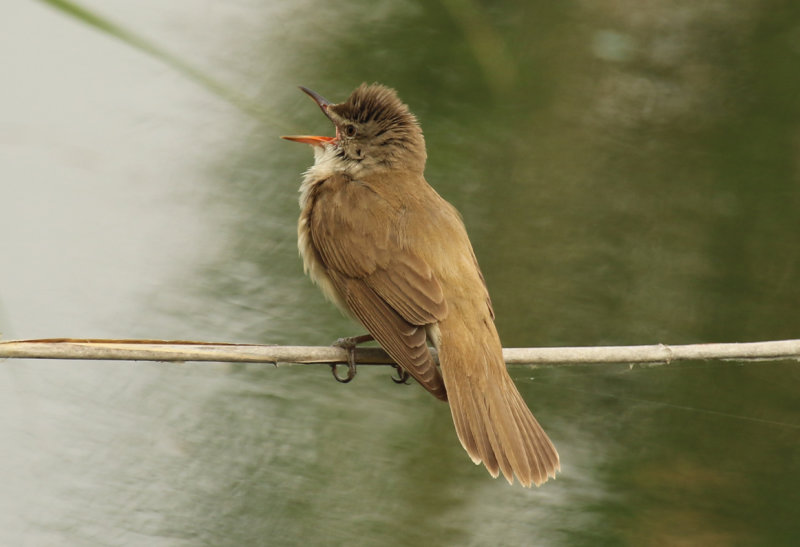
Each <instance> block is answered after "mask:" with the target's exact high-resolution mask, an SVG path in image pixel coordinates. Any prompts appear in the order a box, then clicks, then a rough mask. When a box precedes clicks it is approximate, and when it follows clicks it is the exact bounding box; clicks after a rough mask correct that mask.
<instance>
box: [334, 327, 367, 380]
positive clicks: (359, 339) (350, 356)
mask: <svg viewBox="0 0 800 547" xmlns="http://www.w3.org/2000/svg"><path fill="white" fill-rule="evenodd" d="M371 340H373V338H372V335H371V334H362V335H361V336H348V337H346V338H339V339H338V340H336V342H334V343H333V345H334V346H336V347H340V348H342V349H344V350H345V351H347V376H344V377H342V376H339V372H338V369H337V367H338V366H339V365H338V364H336V363H332V364H331V372H332V373H333V377H334V379H335V380H336V381H337V382H341V383H343V384H346V383H347V382H349V381H350V380H352V379H353V378H355V377H356V351H355V350H356V346H357V345H358V344H362V343H364V342H369V341H371Z"/></svg>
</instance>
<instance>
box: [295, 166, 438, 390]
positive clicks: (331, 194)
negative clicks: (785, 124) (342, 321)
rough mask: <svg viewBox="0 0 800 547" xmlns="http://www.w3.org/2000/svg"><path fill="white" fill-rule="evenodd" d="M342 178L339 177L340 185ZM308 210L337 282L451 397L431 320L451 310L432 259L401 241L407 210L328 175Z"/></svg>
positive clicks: (422, 377) (356, 309)
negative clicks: (400, 224) (430, 336)
mask: <svg viewBox="0 0 800 547" xmlns="http://www.w3.org/2000/svg"><path fill="white" fill-rule="evenodd" d="M336 182H340V184H336ZM325 184H330V186H329V187H330V188H331V189H335V191H327V192H326V191H325V188H324V185H323V188H321V189H320V191H319V193H318V195H316V196H315V202H314V205H313V210H312V213H311V215H310V217H309V232H310V235H311V241H312V243H313V245H314V247H315V249H316V251H317V253H318V255H319V258H320V260H321V262H322V263H323V265H324V266H325V268H326V270H327V274H328V276H329V278H330V279H331V281H332V283H333V285H334V286H335V287H336V289H337V291H338V292H339V294H340V295H341V297H342V299H343V300H344V302H345V303H346V304H347V306H348V308H349V309H350V311H351V312H352V313H353V315H355V316H356V318H358V320H359V321H361V323H362V324H363V325H364V326H365V327H366V328H367V330H368V331H369V332H370V334H372V336H373V337H374V338H375V340H377V341H378V343H380V345H381V346H382V347H383V348H384V349H385V350H386V352H387V353H388V354H389V355H390V356H391V357H392V358H393V359H394V360H395V361H396V362H397V363H398V364H400V365H401V366H402V367H403V368H404V369H406V370H407V371H408V372H409V373H410V374H411V375H412V376H413V377H414V378H415V379H416V380H417V381H418V382H419V383H420V384H422V386H423V387H425V389H427V390H428V391H430V392H431V393H432V394H433V395H434V396H436V397H438V398H440V399H446V393H445V388H444V383H443V381H442V378H441V375H440V373H439V370H438V369H437V368H436V364H435V363H434V362H433V359H432V357H431V354H430V352H429V351H428V348H427V344H426V332H425V326H426V325H430V324H433V323H436V322H437V321H439V320H441V319H442V318H444V317H445V316H446V315H447V304H446V302H445V299H444V295H443V292H442V287H441V285H440V284H439V281H438V280H437V279H436V276H435V275H434V273H433V271H432V270H431V268H430V266H429V265H428V264H427V263H426V262H425V261H424V260H423V259H422V258H420V257H419V256H418V255H417V254H416V253H414V251H413V250H412V249H411V248H409V247H410V246H406V245H403V244H402V243H401V241H400V236H401V234H398V232H397V223H396V222H395V221H396V215H398V214H400V213H398V211H397V210H396V209H394V208H392V207H391V206H390V205H389V204H388V203H386V202H385V201H384V200H382V199H381V198H380V197H379V196H378V195H377V194H375V193H374V192H373V191H372V190H370V189H369V188H367V187H365V186H361V185H359V184H358V183H356V182H353V181H349V182H347V183H341V181H331V180H329V181H327V182H326V183H325Z"/></svg>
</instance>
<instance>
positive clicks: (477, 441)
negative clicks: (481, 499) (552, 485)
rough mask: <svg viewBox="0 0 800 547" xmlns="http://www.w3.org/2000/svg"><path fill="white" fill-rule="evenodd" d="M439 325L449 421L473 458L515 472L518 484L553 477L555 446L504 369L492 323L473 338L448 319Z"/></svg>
mask: <svg viewBox="0 0 800 547" xmlns="http://www.w3.org/2000/svg"><path fill="white" fill-rule="evenodd" d="M440 327H442V328H441V332H442V338H441V342H440V347H439V348H438V349H439V360H440V364H441V369H442V376H443V378H444V383H445V387H446V389H447V393H448V398H449V402H450V409H451V413H452V415H453V423H454V424H455V428H456V433H457V434H458V438H459V440H460V441H461V445H462V446H463V447H464V449H465V450H466V451H467V453H468V454H469V456H470V458H471V459H472V461H473V462H475V463H476V464H478V463H481V462H482V463H483V464H484V465H485V466H486V469H487V470H488V471H489V473H490V474H491V475H492V476H493V477H497V476H499V474H500V473H502V474H503V476H504V477H505V479H506V480H507V481H508V482H509V483H511V484H513V482H514V477H515V476H516V478H517V480H518V481H519V482H520V484H522V485H523V486H530V485H531V484H535V485H536V486H539V485H540V484H542V483H543V482H545V481H546V480H547V479H548V478H549V477H555V475H556V472H557V471H558V470H559V469H560V463H559V458H558V452H556V449H555V447H554V446H553V443H552V442H550V439H549V438H548V437H547V434H546V433H545V432H544V430H543V429H542V427H541V426H540V425H539V422H537V421H536V418H534V416H533V414H531V411H530V410H529V409H528V406H527V405H526V404H525V401H524V400H523V399H522V396H521V395H520V393H519V391H518V390H517V388H516V386H515V385H514V382H513V381H512V380H511V377H510V376H509V375H508V372H507V370H506V366H505V363H504V362H503V360H502V348H501V346H500V342H499V339H498V338H497V334H496V332H495V331H494V329H490V330H489V331H487V332H488V333H487V335H486V337H484V340H480V341H476V340H475V337H476V331H475V330H474V329H467V328H466V326H464V329H465V331H466V332H465V331H461V333H462V334H465V335H466V336H458V332H452V331H453V330H454V327H453V325H449V328H445V327H446V325H442V324H441V323H440ZM456 328H457V327H456ZM448 330H449V331H451V332H448ZM477 337H478V338H480V336H477ZM487 337H488V339H486V338H487ZM464 340H470V341H471V343H469V344H468V346H469V347H466V346H467V344H464V343H463V341H464ZM476 342H479V343H477V344H476ZM476 348H477V350H478V351H477V355H476Z"/></svg>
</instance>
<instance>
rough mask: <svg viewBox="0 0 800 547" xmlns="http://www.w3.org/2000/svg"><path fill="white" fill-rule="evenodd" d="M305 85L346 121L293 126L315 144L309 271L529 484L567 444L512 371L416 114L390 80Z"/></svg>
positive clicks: (492, 464) (509, 473)
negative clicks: (433, 177) (340, 87)
mask: <svg viewBox="0 0 800 547" xmlns="http://www.w3.org/2000/svg"><path fill="white" fill-rule="evenodd" d="M301 89H302V90H303V91H304V92H306V93H307V94H308V95H310V96H311V98H313V99H314V101H316V103H317V104H318V105H319V107H320V108H321V109H322V112H324V113H325V115H326V116H327V117H328V118H330V120H331V121H332V122H333V125H334V126H335V127H336V136H335V137H321V136H309V135H303V136H291V137H284V138H285V139H289V140H292V141H296V142H303V143H307V144H311V145H312V147H313V149H314V165H313V166H312V167H311V168H310V169H309V170H308V171H307V172H306V173H305V178H304V179H303V182H302V185H301V186H300V208H301V213H300V221H299V223H298V227H297V232H298V245H299V247H300V255H301V256H302V258H303V265H304V267H305V270H306V272H307V273H308V275H309V276H310V277H311V279H312V280H313V281H314V282H315V283H316V284H317V285H319V286H320V288H321V289H322V291H323V292H324V293H325V295H326V296H327V297H328V298H329V299H330V300H332V301H333V302H334V303H335V304H337V305H338V306H339V307H340V308H342V309H343V310H344V311H345V312H347V313H348V314H349V315H351V316H353V317H354V318H355V319H357V320H358V321H359V322H360V323H361V324H362V325H363V326H364V327H366V329H367V331H369V333H370V335H372V337H373V338H374V339H375V340H376V341H377V342H378V343H379V344H380V345H381V346H382V347H383V348H384V349H385V350H386V352H387V353H388V354H389V355H390V356H391V357H392V359H394V360H395V361H396V362H397V363H398V364H399V365H400V366H401V367H402V369H403V371H404V372H407V373H408V374H410V375H411V376H413V377H414V378H415V379H416V380H417V381H418V382H419V383H420V384H421V385H422V386H423V387H424V388H425V389H427V390H428V391H429V392H431V394H433V395H434V396H435V397H437V398H438V399H441V400H442V401H449V403H450V411H451V413H452V416H453V422H454V423H455V428H456V432H457V434H458V438H459V440H460V441H461V444H462V445H463V446H464V448H465V449H466V451H467V453H468V454H469V456H470V458H472V461H473V462H475V463H476V464H478V463H481V462H483V464H484V465H485V466H486V468H487V469H488V470H489V473H491V475H492V476H493V477H497V476H498V474H499V473H501V472H502V473H503V476H504V477H505V478H506V480H508V482H509V483H513V480H514V479H513V477H514V475H516V477H517V480H518V481H519V482H520V483H521V484H522V485H524V486H530V485H531V484H532V483H533V484H535V485H537V486H538V485H539V484H541V483H543V482H544V481H546V480H547V479H548V477H555V474H556V471H558V470H559V469H560V465H559V459H558V452H556V449H555V447H554V446H553V444H552V443H551V442H550V439H549V438H548V437H547V434H545V432H544V430H543V429H542V428H541V426H540V425H539V423H538V422H537V421H536V418H534V417H533V414H531V411H530V410H529V409H528V406H527V405H526V404H525V401H524V400H523V399H522V397H521V396H520V394H519V391H517V388H516V386H515V385H514V382H513V381H512V380H511V377H510V376H509V375H508V371H507V370H506V365H505V363H504V362H503V354H502V346H501V344H500V338H499V336H498V334H497V330H496V329H495V325H494V310H493V309H492V303H491V301H490V299H489V293H488V291H487V289H486V283H485V281H484V279H483V274H481V270H480V268H479V267H478V262H477V260H476V258H475V253H474V252H473V250H472V245H471V244H470V241H469V238H468V237H467V231H466V229H465V228H464V223H463V222H462V220H461V216H460V215H459V213H458V211H456V209H455V208H454V207H453V206H452V205H450V204H449V203H448V202H447V201H445V200H444V199H443V198H442V197H441V196H439V194H437V193H436V191H435V190H434V189H433V188H431V186H430V185H429V184H428V183H427V182H426V181H425V178H424V176H423V171H424V169H425V159H426V157H427V154H426V152H425V139H424V138H423V136H422V129H421V128H420V126H419V124H418V123H417V119H416V117H415V116H414V115H413V114H412V113H411V112H410V111H409V109H408V107H407V106H406V105H405V104H404V103H403V102H402V101H400V99H399V98H398V97H397V94H396V93H395V91H394V90H393V89H390V88H388V87H385V86H382V85H378V84H374V85H366V84H362V85H361V86H360V87H358V88H357V89H356V90H355V91H354V92H353V93H352V94H351V95H350V97H349V98H348V99H347V100H346V101H345V102H343V103H339V104H332V103H330V102H328V101H327V100H325V99H324V98H322V97H321V96H320V95H319V94H317V93H315V92H313V91H311V90H309V89H306V88H301ZM429 342H430V343H431V344H432V345H433V346H435V347H436V349H437V350H438V353H439V367H437V366H436V363H435V362H434V360H433V358H432V356H431V353H430V350H429V349H428V343H429Z"/></svg>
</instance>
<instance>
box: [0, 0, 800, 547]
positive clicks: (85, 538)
mask: <svg viewBox="0 0 800 547" xmlns="http://www.w3.org/2000/svg"><path fill="white" fill-rule="evenodd" d="M82 5H83V6H84V7H86V8H87V9H89V10H90V11H91V12H93V13H97V14H99V15H102V16H106V17H108V18H110V19H111V20H113V21H115V22H116V23H118V24H120V25H123V26H124V27H125V28H127V29H129V30H131V31H133V32H135V33H136V34H137V35H139V36H142V37H144V38H146V39H147V40H150V41H151V42H152V43H154V44H159V45H160V47H162V48H164V51H168V52H171V53H172V54H175V55H177V56H179V57H180V58H182V59H184V60H185V61H186V62H188V63H189V64H191V65H192V66H194V67H196V68H197V69H198V70H200V71H201V72H203V73H205V74H208V75H209V76H210V77H212V78H213V79H215V80H217V81H220V82H224V83H225V85H226V86H228V87H229V88H230V89H233V90H235V91H236V92H237V93H239V94H240V95H241V96H244V97H250V98H252V100H253V101H254V102H255V103H257V104H258V105H260V108H261V111H260V112H261V114H260V115H253V114H252V111H250V113H248V112H247V111H242V110H241V109H239V108H237V106H236V105H233V104H231V103H229V102H227V101H226V100H225V99H224V98H222V97H220V96H219V95H215V94H214V93H213V92H211V91H210V90H209V89H207V88H203V87H202V86H201V85H198V83H197V82H196V81H192V80H190V79H188V78H187V77H186V75H185V74H182V73H180V72H179V71H178V70H176V69H175V67H174V66H169V65H168V64H165V63H164V62H163V59H159V58H158V56H156V55H153V54H152V53H146V52H143V51H138V50H136V49H135V48H132V47H131V46H130V45H129V44H127V43H125V42H123V41H121V40H120V39H118V37H117V38H115V37H114V36H111V35H109V34H104V33H102V32H99V31H98V30H97V29H96V28H92V27H90V26H88V25H87V24H86V21H85V20H83V21H82V20H81V19H79V18H75V17H69V16H68V15H66V14H64V13H63V12H60V11H57V10H55V9H52V7H50V6H48V5H46V4H44V3H36V2H28V3H25V2H18V3H15V4H14V5H13V6H12V5H7V6H4V7H3V8H1V9H0V13H2V15H3V16H2V17H0V36H2V37H3V43H4V44H5V45H6V47H4V48H0V58H1V59H2V65H3V66H4V68H5V69H6V70H5V80H4V81H5V85H4V86H0V256H2V257H3V267H2V268H0V332H2V336H3V337H4V338H33V337H46V336H80V337H123V338H124V337H152V338H185V339H206V340H224V341H241V342H265V343H278V344H326V343H329V342H330V341H332V340H334V339H336V338H337V337H339V336H342V335H348V334H356V333H357V332H359V329H358V328H357V327H356V326H355V325H353V324H352V323H351V322H350V321H349V320H348V319H346V318H344V317H342V316H341V315H340V314H339V313H338V312H337V311H335V310H334V309H332V308H331V306H330V305H329V304H328V303H326V302H325V301H324V299H323V298H322V296H321V295H320V294H319V293H318V291H317V289H316V288H314V287H313V286H312V285H311V284H310V282H308V280H307V279H305V278H304V277H303V275H302V268H301V264H300V260H299V258H298V257H297V252H296V241H295V237H296V236H295V222H296V217H297V203H296V200H297V194H296V191H297V187H298V184H299V181H300V176H301V175H300V174H301V172H302V171H303V170H304V169H305V168H306V167H307V166H308V165H309V164H310V163H311V161H312V158H311V153H310V152H309V151H308V150H307V149H304V147H301V146H297V145H292V144H290V143H286V142H283V141H280V140H279V139H278V138H277V137H278V135H279V134H281V133H284V132H287V129H286V128H289V130H291V131H292V132H304V133H305V132H308V133H314V132H320V133H326V132H328V131H330V127H329V123H328V122H327V120H326V119H325V118H324V117H323V116H321V115H320V114H319V111H318V109H316V108H315V107H314V105H313V104H312V103H311V102H310V101H309V100H308V98H307V97H305V96H304V95H303V94H302V93H299V92H298V91H297V90H296V87H295V86H296V85H297V84H303V85H306V86H309V87H311V88H312V89H315V90H317V91H319V92H320V93H322V94H323V95H325V96H326V97H328V98H329V99H331V100H334V101H336V100H342V99H344V98H345V97H346V96H347V94H348V93H349V92H350V91H351V90H352V89H353V88H354V87H355V86H356V85H358V84H359V83H361V82H362V81H380V82H383V83H386V84H388V85H391V86H393V87H395V88H397V89H398V90H399V92H400V94H401V96H402V97H403V99H404V100H405V101H407V102H408V103H409V104H410V105H411V107H412V110H413V111H414V112H415V113H416V114H417V115H418V116H419V118H420V121H421V123H422V125H423V129H424V130H425V134H426V139H427V142H428V151H429V163H428V169H427V172H426V175H427V177H428V180H429V181H430V182H431V183H432V184H433V185H434V186H435V187H436V188H437V190H438V191H439V192H440V193H441V194H442V195H443V196H445V197H446V198H447V199H448V200H450V201H451V202H452V203H454V204H455V205H456V206H457V207H458V208H459V209H460V210H461V212H462V213H463V215H464V219H465V222H466V224H467V227H468V229H469V232H470V235H471V238H472V241H473V244H474V246H475V250H476V253H477V255H478V259H479V261H480V262H481V265H482V269H483V271H484V274H485V276H486V278H487V282H488V285H489V289H490V292H491V294H492V298H493V302H494V306H495V310H496V312H497V317H498V327H499V329H500V332H501V336H502V338H503V340H504V343H505V345H506V346H535V345H567V344H575V345H596V344H636V343H655V342H665V343H690V342H704V341H707V342H711V341H748V340H759V339H779V338H794V337H797V336H798V332H800V317H798V313H797V304H798V301H799V300H800V289H798V284H797V283H796V279H797V276H798V274H800V245H798V244H797V242H798V237H800V216H799V215H798V214H797V211H798V210H799V209H800V207H798V206H800V162H798V158H800V116H798V114H800V102H798V100H797V99H798V97H800V74H799V73H798V71H797V70H796V66H797V65H798V61H800V9H798V8H797V7H796V6H795V5H794V4H791V3H788V2H777V1H776V2H770V1H756V0H752V1H743V2H738V3H736V4H735V5H731V4H730V3H729V2H721V1H711V2H705V3H701V4H692V3H685V4H682V5H680V6H676V5H675V4H674V3H671V2H648V3H647V4H641V3H636V2H622V3H619V2H618V3H600V4H598V3H594V2H573V3H569V4H565V3H557V4H553V3H549V2H499V3H494V4H492V5H491V6H489V5H484V4H479V3H476V2H469V1H462V2H459V1H455V0H447V1H444V2H441V3H416V2H358V1H350V2H345V3H336V4H331V3H323V2H319V1H317V0H305V1H302V2H293V3H291V4H288V3H274V4H272V5H262V3H251V2H227V3H214V2H201V3H198V2H188V1H183V2H170V3H168V4H162V3H157V2H152V1H148V2H137V3H135V4H131V3H128V2H118V1H115V2H87V3H86V4H82ZM314 368H316V367H307V368H301V367H295V368H291V367H282V368H278V369H273V368H271V367H263V366H255V365H248V366H233V365H221V364H212V365H159V364H132V363H126V364H119V363H113V364H112V363H88V362H26V361H6V362H5V363H3V366H2V368H0V439H2V441H0V442H2V450H0V482H1V483H2V484H3V489H2V494H0V544H4V545H6V544H8V545H55V544H58V545H64V544H68V545H92V544H98V545H300V544H303V545H307V544H312V545H313V544H321V545H354V544H355V545H358V544H364V545H369V544H381V545H412V544H416V545H419V544H423V545H520V544H534V545H582V544H586V545H619V544H627V545H673V544H685V545H732V544H736V545H742V544H760V545H790V544H793V543H794V542H795V541H796V537H797V535H798V533H800V528H798V524H797V519H796V518H795V516H794V512H795V509H794V508H795V507H797V505H798V502H800V496H798V494H797V492H798V491H799V490H800V489H799V488H798V487H800V471H798V466H797V462H798V461H800V453H799V452H800V450H798V446H800V444H799V441H800V399H798V397H797V391H798V386H799V385H800V373H799V372H798V368H797V364H796V363H790V362H784V363H761V364H731V363H723V364H709V363H689V364H685V365H680V366H670V367H660V368H634V369H629V368H628V367H626V366H624V365H620V366H604V367H580V368H574V369H569V370H555V369H524V368H519V367H518V368H514V369H513V371H512V373H513V375H514V377H515V379H516V380H517V383H518V385H519V387H520V390H521V392H522V393H523V396H525V398H526V400H527V401H528V402H529V404H530V406H531V407H532V409H533V410H534V412H535V413H536V415H537V417H538V418H539V419H540V421H541V422H542V423H543V425H544V426H545V428H546V429H547V430H548V432H549V433H550V435H551V437H552V438H553V440H554V442H555V443H556V445H557V446H558V448H559V451H560V453H561V457H562V462H563V473H562V474H561V475H559V478H558V479H557V480H556V481H554V482H550V483H547V484H546V485H545V486H543V487H542V488H540V489H537V490H531V491H528V490H523V489H521V488H518V487H509V486H508V485H506V484H505V483H504V482H501V481H493V480H492V479H490V478H489V477H488V475H487V474H486V472H485V471H484V470H483V469H482V468H478V467H475V466H473V465H471V464H470V462H469V459H468V458H467V457H466V455H465V454H464V452H463V450H462V449H461V448H460V446H459V445H458V441H457V439H456V436H455V434H454V431H453V428H452V424H451V421H450V416H449V411H448V409H447V407H446V406H444V405H442V404H440V403H438V402H436V401H435V400H433V398H431V397H430V396H429V395H427V394H425V393H424V392H423V390H421V389H419V388H418V387H417V386H409V387H397V386H395V385H394V384H393V383H392V382H390V381H389V378H388V375H389V371H387V370H381V369H379V368H378V367H375V369H374V370H362V371H361V372H360V373H359V376H358V379H357V380H356V381H355V382H354V383H352V384H349V385H347V386H341V385H338V384H335V383H334V382H333V381H332V379H331V378H330V376H329V373H328V372H327V370H323V369H316V370H314Z"/></svg>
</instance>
